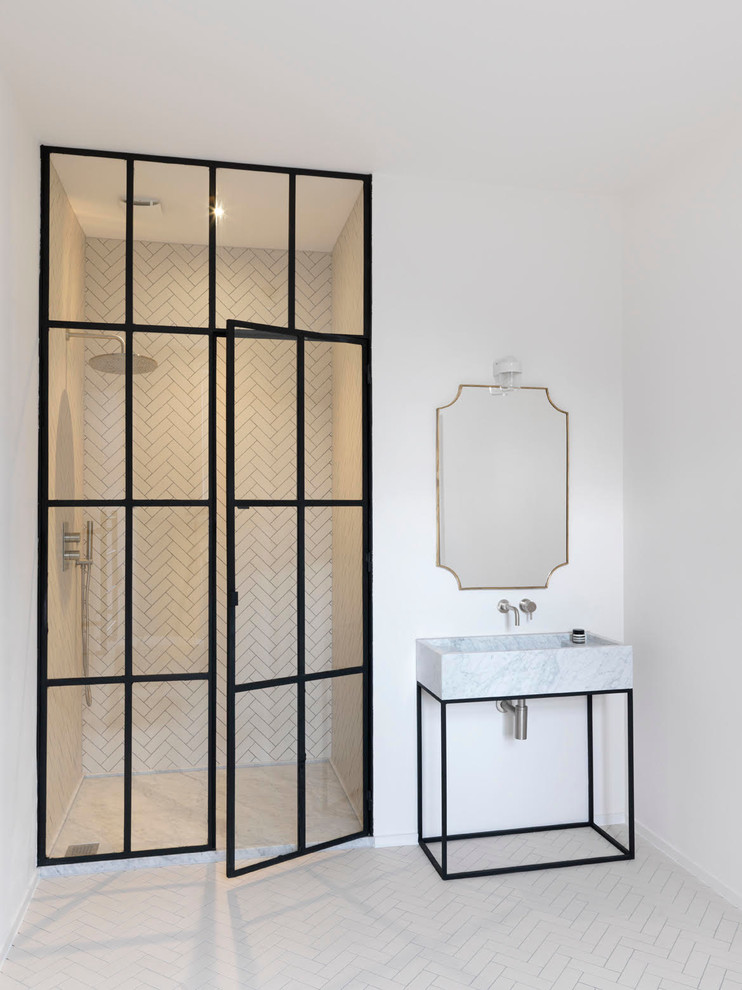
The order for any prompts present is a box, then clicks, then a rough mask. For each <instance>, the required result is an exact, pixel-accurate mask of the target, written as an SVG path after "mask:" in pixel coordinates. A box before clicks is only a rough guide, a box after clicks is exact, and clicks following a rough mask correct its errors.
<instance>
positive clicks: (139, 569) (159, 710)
mask: <svg viewBox="0 0 742 990" xmlns="http://www.w3.org/2000/svg"><path fill="white" fill-rule="evenodd" d="M122 252H123V245H122V242H121V241H114V240H101V239H96V238H89V239H88V241H87V249H86V287H87V291H86V297H85V306H86V318H87V319H89V320H100V321H112V320H120V319H122V318H123V314H122V312H121V309H120V293H119V292H118V288H117V287H118V283H119V281H120V278H119V273H120V271H121V270H122V261H123V254H122ZM205 259H206V248H204V247H201V246H195V247H194V246H192V245H185V246H183V245H169V244H150V243H148V242H136V244H135V267H136V273H137V275H136V289H137V294H136V300H135V302H136V319H137V320H138V321H140V322H143V323H146V322H150V323H157V324H160V325H167V324H176V323H177V324H179V325H181V326H182V325H186V326H191V325H192V326H197V325H201V326H202V325H204V323H205V322H206V313H205V309H204V305H205V304H204V298H205V297H204V295H203V292H204V289H205V285H204V284H203V279H202V278H201V273H202V272H203V262H204V261H205ZM217 271H218V280H217V292H218V299H219V305H220V306H221V307H222V308H221V310H220V314H221V316H220V321H221V322H223V320H224V319H225V318H226V317H227V316H229V317H240V318H244V319H250V320H254V321H258V322H261V323H282V322H284V321H285V313H286V310H285V306H286V279H287V272H288V263H287V254H286V252H285V251H283V252H281V251H252V250H249V249H235V248H219V250H218V255H217ZM109 280H110V281H109ZM109 284H110V285H111V286H112V291H113V293H114V298H113V299H109V298H108V296H107V294H106V286H107V285H109ZM299 309H301V313H302V319H303V321H304V322H305V323H306V324H307V325H308V327H309V328H310V329H316V330H320V329H322V330H326V329H329V328H330V325H331V318H332V256H331V255H330V254H323V253H320V252H313V253H310V252H299V253H298V255H297V312H298V311H299ZM221 344H222V342H221V341H220V345H221ZM111 349H112V347H111V345H110V344H108V343H107V342H106V341H99V340H91V341H86V342H85V357H86V361H87V360H88V359H89V358H90V357H91V356H92V355H93V354H99V353H103V352H104V351H110V350H111ZM135 349H136V350H137V352H140V353H145V354H147V355H149V356H150V357H153V358H155V360H156V361H157V368H156V369H155V370H154V371H153V372H151V373H148V374H146V375H138V376H136V377H135V379H134V489H135V491H134V495H135V497H136V498H145V499H158V498H159V499H168V498H170V499H178V498H181V499H203V498H207V497H208V447H207V440H208V345H207V341H206V338H204V337H201V336H192V337H189V336H187V335H172V336H167V335H162V334H157V333H152V334H137V337H136V344H135ZM224 374H225V371H224V348H223V347H222V346H220V348H219V362H218V403H219V412H218V417H219V419H218V424H217V427H218V428H217V435H218V437H219V438H220V440H223V438H224V426H225V420H224ZM295 374H296V366H295V355H294V347H293V344H287V343H285V342H282V341H270V340H241V341H239V342H238V347H237V361H236V374H235V387H236V401H237V442H238V446H237V453H236V463H237V477H236V488H237V494H238V497H243V498H247V497H253V498H292V497H293V496H294V493H295V485H296V479H295V464H296V423H295V405H296V398H295V388H296V384H295ZM306 382H307V413H306V432H307V437H306V456H307V482H308V486H309V490H310V491H311V494H312V497H314V498H329V497H332V471H333V459H332V447H333V445H332V428H333V411H332V356H331V353H330V349H329V348H325V349H323V348H314V349H311V350H309V351H308V353H307V367H306ZM123 385H124V382H123V376H116V375H105V374H102V373H101V372H99V371H95V369H92V368H91V367H90V366H89V365H88V364H87V363H86V365H85V424H84V437H85V440H84V462H85V477H84V497H85V498H89V499H94V498H101V499H110V498H121V497H122V496H123V493H124V492H123V486H124V402H125V396H124V387H123ZM218 461H219V469H218V484H219V491H220V498H219V505H220V508H221V506H222V504H223V497H222V495H223V492H224V484H225V481H224V471H225V461H224V449H223V446H222V449H221V450H220V451H219V458H218ZM95 514H96V544H95V546H96V558H97V561H98V562H99V566H96V567H95V568H94V570H93V573H92V580H91V649H90V654H91V674H93V675H97V676H102V675H105V674H112V673H116V674H118V673H122V668H123V631H124V630H123V549H124V527H123V513H122V512H121V511H120V510H117V509H100V510H95ZM218 530H219V550H218V570H219V594H218V600H219V602H220V603H221V602H222V601H223V595H224V591H225V575H226V558H225V554H224V547H225V539H224V534H225V519H224V517H223V515H222V514H221V512H220V517H219V526H218ZM237 559H238V565H239V569H240V575H239V577H240V581H239V584H240V587H241V590H242V591H243V602H245V605H244V608H241V609H240V610H239V612H238V630H237V635H238V656H240V657H241V658H242V666H241V669H240V670H239V671H238V677H240V678H242V679H245V680H249V679H262V678H267V677H275V676H281V674H285V673H288V672H289V671H293V669H295V662H296V613H295V605H294V603H293V596H294V595H295V576H296V513H295V510H292V509H289V510H278V511H276V510H270V509H254V510H249V511H245V512H242V513H240V517H239V520H238V527H237ZM307 560H308V565H309V568H308V583H309V586H308V609H307V645H308V656H307V666H308V669H310V670H313V669H321V668H323V667H327V666H329V662H328V658H330V657H331V656H332V518H331V514H329V513H328V514H327V517H326V519H325V520H324V524H323V525H316V526H310V527H309V532H308V545H307ZM207 566H208V530H207V521H206V513H205V511H204V510H199V509H164V508H159V509H137V510H136V511H135V520H134V575H133V590H134V617H133V629H134V668H135V673H138V674H143V673H185V672H192V671H202V670H204V669H205V668H206V662H207V660H206V657H207V646H208V644H207V631H208V627H207V620H208V615H207V601H208V599H207ZM218 620H219V621H218V630H219V655H218V659H219V667H220V674H219V688H220V697H219V702H218V738H219V743H218V757H217V758H218V761H219V763H220V764H223V763H224V762H225V760H226V754H225V750H224V739H225V726H224V711H225V699H224V694H223V685H224V681H225V678H224V663H225V648H224V644H225V642H226V640H225V637H226V623H225V616H224V613H223V610H222V609H221V608H220V609H219V615H218ZM321 693H322V699H321V700H319V699H318V702H317V704H316V706H315V709H314V712H313V717H312V718H311V719H310V720H308V722H307V755H308V758H309V759H316V760H322V759H326V758H328V757H329V755H330V750H331V717H332V707H331V700H332V699H331V687H330V685H329V684H325V683H324V682H323V684H322V691H321ZM261 703H263V709H262V710H261ZM254 705H255V706H256V707H257V709H258V711H257V712H252V711H251V712H250V716H251V718H252V719H253V721H252V723H251V722H248V720H247V712H245V714H244V715H241V714H240V713H241V711H242V710H241V709H240V712H238V726H237V730H238V742H239V750H238V762H239V763H240V764H243V765H245V764H252V763H262V762H266V761H268V760H272V759H273V758H274V757H273V756H267V754H268V753H275V752H276V751H277V750H279V749H280V750H281V751H282V752H283V753H284V757H283V758H284V759H286V760H290V759H293V758H294V756H292V752H291V750H290V748H289V749H287V748H286V746H285V745H282V746H278V747H277V746H275V745H274V744H273V737H274V736H275V737H276V738H278V739H281V740H286V739H289V738H293V736H294V735H295V728H294V724H293V721H292V720H294V719H295V712H294V713H292V712H291V711H289V710H284V709H282V710H281V713H278V712H276V711H275V710H272V709H271V706H270V705H269V704H268V702H267V700H266V699H265V698H264V697H263V696H262V695H259V696H257V697H256V698H255V699H254ZM168 713H169V714H168ZM281 715H283V720H282V718H281ZM135 718H136V720H137V725H136V733H135V750H136V752H135V759H136V763H137V766H136V768H135V769H138V770H158V771H159V770H169V769H176V768H177V769H190V768H193V767H198V766H205V763H206V756H205V750H204V748H203V746H202V745H201V742H200V739H201V736H202V734H203V732H204V731H205V727H206V720H207V709H206V706H205V705H203V706H201V708H200V709H199V708H198V706H196V705H194V704H193V699H192V697H191V696H190V695H189V693H188V691H186V690H179V691H175V690H172V688H171V689H170V690H169V694H168V703H167V704H164V702H163V700H162V698H160V696H159V695H157V698H156V699H154V698H153V704H152V706H151V707H149V699H148V698H147V697H145V696H144V695H143V696H142V697H140V698H139V711H138V712H136V713H135ZM168 719H171V721H169V720H168ZM83 722H84V732H83V738H84V741H83V770H84V772H85V773H86V774H101V773H112V772H117V771H118V767H119V760H120V744H121V738H122V737H121V717H120V708H119V706H118V704H116V703H114V699H112V698H109V697H107V696H106V694H105V692H100V691H97V690H96V689H94V704H93V705H92V706H91V707H90V708H87V707H86V708H84V711H83ZM188 723H189V724H191V726H192V733H191V734H189V733H188V732H186V731H184V730H183V728H182V727H183V726H184V725H185V724H188ZM266 731H268V736H267V737H265V736H264V734H265V732H266ZM166 735H167V736H169V738H168V742H167V746H164V745H163V739H164V737H165V736H166ZM294 745H295V739H294ZM294 755H295V751H294Z"/></svg>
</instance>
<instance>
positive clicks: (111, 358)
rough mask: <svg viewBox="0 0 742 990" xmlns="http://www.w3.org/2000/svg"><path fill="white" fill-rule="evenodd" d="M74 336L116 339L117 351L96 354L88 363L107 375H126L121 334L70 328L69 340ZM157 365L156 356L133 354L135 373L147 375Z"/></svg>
mask: <svg viewBox="0 0 742 990" xmlns="http://www.w3.org/2000/svg"><path fill="white" fill-rule="evenodd" d="M72 337H92V338H94V339H95V340H115V341H116V343H117V344H118V345H119V349H118V351H116V352H115V353H110V352H109V353H108V354H94V355H93V357H91V358H90V360H89V361H88V364H89V365H90V367H91V368H95V370H96V371H103V372H105V373H106V374H107V375H125V374H126V347H125V344H124V338H123V337H122V336H120V334H117V333H116V334H112V333H96V332H95V331H92V330H83V331H79V330H68V331H67V340H70V338H72ZM156 367H157V361H155V359H154V358H151V357H147V355H146V354H136V353H134V354H132V356H131V369H132V372H133V373H134V374H135V375H146V374H147V372H149V371H154V370H155V368H156Z"/></svg>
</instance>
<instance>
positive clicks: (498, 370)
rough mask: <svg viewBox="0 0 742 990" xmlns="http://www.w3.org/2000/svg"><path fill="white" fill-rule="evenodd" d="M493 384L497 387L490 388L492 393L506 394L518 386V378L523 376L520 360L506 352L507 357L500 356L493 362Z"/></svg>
mask: <svg viewBox="0 0 742 990" xmlns="http://www.w3.org/2000/svg"><path fill="white" fill-rule="evenodd" d="M494 373H495V385H497V386H499V387H498V388H490V393H491V394H492V395H507V394H508V393H509V392H514V391H515V390H516V389H518V388H520V380H521V378H522V376H523V371H522V368H521V364H520V361H519V360H518V359H517V358H516V357H513V355H512V354H508V356H507V357H504V358H500V360H499V361H495V364H494Z"/></svg>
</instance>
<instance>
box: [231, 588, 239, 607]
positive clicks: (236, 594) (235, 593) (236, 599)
mask: <svg viewBox="0 0 742 990" xmlns="http://www.w3.org/2000/svg"><path fill="white" fill-rule="evenodd" d="M239 604H240V593H239V591H233V592H232V605H233V607H234V608H237V606H238V605H239Z"/></svg>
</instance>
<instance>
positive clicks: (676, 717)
mask: <svg viewBox="0 0 742 990" xmlns="http://www.w3.org/2000/svg"><path fill="white" fill-rule="evenodd" d="M625 220H626V238H625V263H624V267H625V303H624V305H625V354H624V367H625V374H626V378H625V431H626V462H625V506H626V558H625V566H626V637H627V641H628V642H630V643H633V645H634V659H635V683H636V747H637V753H638V754H639V755H640V758H639V761H638V764H637V779H636V785H637V816H638V819H639V821H640V822H641V824H642V825H643V826H644V827H645V830H646V834H648V835H650V837H652V836H654V838H655V840H659V841H660V844H661V848H664V849H665V851H667V852H669V853H670V855H674V857H675V858H677V859H678V860H679V861H680V862H681V863H682V864H683V865H684V866H687V867H690V868H691V869H692V870H693V872H695V873H697V874H698V875H700V876H701V877H702V878H703V879H705V880H706V881H707V882H711V883H712V884H713V885H714V886H715V887H716V889H718V890H720V891H721V892H722V893H725V894H726V896H728V897H730V898H731V899H732V900H734V901H735V902H736V903H737V904H742V847H740V841H739V828H740V826H739V823H740V819H741V818H742V786H740V762H741V761H742V741H741V736H742V733H741V730H740V714H739V711H740V697H742V647H741V646H740V643H739V611H740V601H741V600H742V567H741V566H740V561H741V560H742V522H741V518H742V517H741V514H740V511H741V506H742V443H741V442H740V424H742V387H741V384H742V376H741V374H740V368H741V367H742V329H740V328H741V327H742V292H741V291H740V280H741V274H740V273H742V135H740V133H739V131H737V132H736V133H732V134H729V135H728V136H726V137H725V138H720V139H718V140H717V141H716V142H715V143H713V144H709V145H708V146H706V147H705V148H704V149H703V150H702V151H700V152H699V153H698V154H697V155H696V156H695V157H694V158H693V159H692V160H689V161H687V162H686V163H684V164H681V165H680V166H679V167H678V169H677V171H676V172H675V173H674V174H672V175H666V176H664V177H663V179H662V182H661V183H660V182H658V183H657V184H656V185H654V186H652V187H649V188H646V189H644V190H643V191H642V192H641V193H639V194H636V195H634V196H633V197H632V198H631V200H630V201H629V202H628V203H627V205H626V211H625Z"/></svg>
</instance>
